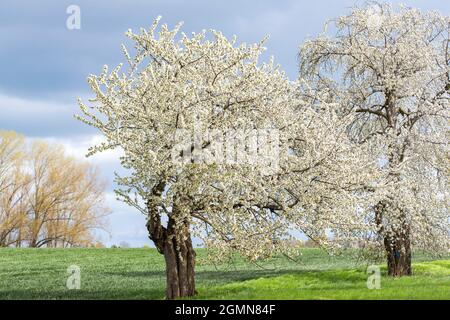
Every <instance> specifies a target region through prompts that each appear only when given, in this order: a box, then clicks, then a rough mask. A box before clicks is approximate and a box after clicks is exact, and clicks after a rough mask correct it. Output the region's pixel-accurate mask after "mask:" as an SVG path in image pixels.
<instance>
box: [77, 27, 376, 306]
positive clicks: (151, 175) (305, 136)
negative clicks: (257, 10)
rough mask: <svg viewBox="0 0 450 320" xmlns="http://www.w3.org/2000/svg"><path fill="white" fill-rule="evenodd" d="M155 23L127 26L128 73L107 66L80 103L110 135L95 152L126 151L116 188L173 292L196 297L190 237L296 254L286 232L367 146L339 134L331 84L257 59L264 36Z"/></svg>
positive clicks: (243, 249)
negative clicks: (250, 38)
mask: <svg viewBox="0 0 450 320" xmlns="http://www.w3.org/2000/svg"><path fill="white" fill-rule="evenodd" d="M158 20H159V19H157V20H156V21H155V23H154V24H153V26H152V27H151V28H150V29H149V30H145V29H141V31H140V33H138V34H135V33H133V32H131V31H129V32H128V33H127V36H128V37H129V38H130V39H131V40H133V42H134V50H133V51H134V52H133V54H130V53H129V52H128V50H127V49H126V48H125V47H122V48H123V52H124V55H125V57H126V58H127V62H128V64H129V68H128V70H127V71H125V72H123V73H120V68H121V65H119V67H117V68H115V69H114V70H113V71H112V72H109V71H108V67H106V66H105V67H104V70H103V72H102V73H101V74H100V75H98V76H95V75H91V76H90V77H89V78H88V82H89V84H90V87H91V89H92V91H93V93H94V98H93V99H91V103H90V104H89V105H86V104H84V103H82V102H81V101H80V107H81V110H82V111H83V115H82V116H77V118H78V119H80V120H82V121H83V122H85V123H87V124H88V125H91V126H94V127H96V128H98V129H99V130H100V132H101V133H102V134H103V135H104V137H105V141H104V143H102V144H100V145H97V146H93V147H92V148H91V150H90V152H89V154H93V153H95V152H102V151H104V150H108V149H113V148H121V149H122V151H123V156H122V157H121V163H122V166H123V167H124V168H126V169H128V175H126V176H120V177H119V176H117V179H116V180H117V182H118V185H119V188H118V189H117V190H116V193H117V195H118V198H119V199H120V200H123V201H125V202H126V203H128V204H129V205H131V206H133V207H136V208H137V209H138V210H140V211H141V212H142V213H143V214H144V215H145V216H146V217H147V229H148V232H149V237H150V239H151V240H152V241H153V242H154V244H155V246H156V248H157V250H158V251H159V252H160V253H161V254H163V255H164V258H165V262H166V278H167V287H166V297H167V298H168V299H174V298H178V297H183V296H191V295H194V294H195V276H194V266H195V251H194V248H193V245H192V239H191V237H192V236H197V237H198V238H200V239H202V240H203V244H204V245H205V246H206V247H207V248H214V250H211V251H210V252H214V253H215V255H214V257H215V258H218V259H222V260H223V259H225V258H227V257H229V256H230V254H233V253H234V252H238V253H240V254H241V255H242V256H244V257H246V258H248V259H249V260H256V259H261V258H265V257H268V256H270V255H272V254H275V253H279V252H283V253H290V250H289V249H290V246H289V241H288V240H289V239H291V238H292V236H291V235H290V233H289V230H292V228H293V227H294V226H295V225H297V226H299V228H300V229H301V228H302V227H304V229H305V230H310V229H312V226H311V223H310V222H311V220H312V218H311V215H312V214H314V213H315V210H314V209H312V207H314V208H315V207H317V205H316V206H313V203H315V201H316V200H317V199H327V201H328V202H330V203H332V202H335V201H336V200H337V199H338V198H337V197H335V196H333V197H332V199H331V198H330V197H327V194H328V193H329V191H330V189H331V188H329V187H328V184H326V182H327V181H329V176H334V175H335V174H337V173H339V174H340V176H342V177H344V176H345V175H346V174H347V177H348V179H350V177H351V176H355V175H356V174H353V172H354V171H352V170H351V169H350V168H351V166H350V165H349V163H355V162H354V161H353V159H357V160H358V161H359V160H360V159H362V158H361V157H353V158H351V159H347V158H345V157H343V155H342V153H343V152H350V149H351V148H355V149H356V148H359V146H358V147H355V146H354V145H352V144H350V143H346V142H344V141H347V142H348V141H350V140H349V139H345V135H344V138H343V139H339V136H342V135H343V133H345V128H346V126H347V124H346V123H347V121H348V119H349V118H342V117H338V116H337V114H334V115H333V114H331V113H327V112H324V111H323V110H325V109H330V108H331V107H332V106H333V105H334V103H330V102H329V100H330V99H329V97H328V93H323V94H322V92H317V91H315V90H312V89H311V88H309V87H308V85H307V84H306V83H302V82H297V81H296V82H291V81H289V79H288V78H287V77H286V75H285V74H284V73H283V72H282V71H280V70H279V68H278V67H276V66H274V65H273V62H272V61H270V62H268V63H262V62H260V61H259V60H258V59H259V57H260V55H261V53H262V52H263V50H264V47H263V42H260V43H257V44H252V45H246V44H239V45H238V44H237V43H236V38H233V39H232V40H231V41H230V40H228V39H226V38H225V37H224V36H223V35H222V34H221V33H220V32H218V31H214V30H212V31H210V32H205V31H203V32H201V33H198V34H196V33H193V34H192V35H191V36H187V35H185V34H181V35H180V34H179V32H178V31H179V26H177V27H176V28H175V29H174V30H169V29H168V27H167V26H166V25H162V26H161V27H160V28H159V30H157V28H158ZM319 102H320V104H319ZM318 119H320V124H317V125H316V124H315V123H314V122H315V121H319V120H318ZM338 144H340V145H339V146H338ZM355 154H356V153H355ZM330 158H333V159H334V161H331V162H333V163H335V164H336V163H340V164H342V166H343V167H344V168H345V169H344V170H339V169H336V168H335V169H333V168H331V167H330V163H331V162H330V161H329V160H328V159H330ZM344 164H345V166H344ZM364 165H367V163H365V164H364ZM321 168H323V169H321ZM321 170H323V172H322V171H321ZM291 172H294V175H291ZM319 178H322V179H319ZM334 182H335V183H330V185H333V188H334V189H335V190H338V189H339V190H340V189H342V188H345V187H347V186H344V183H340V182H339V179H335V180H334ZM311 184H315V185H317V188H315V189H314V190H311V187H310V185H311ZM319 184H320V187H319ZM308 191H309V192H308ZM334 195H338V193H337V192H335V193H334ZM347 198H348V199H349V198H350V197H347ZM339 199H340V200H345V201H342V203H347V204H349V202H350V200H348V199H343V197H341V196H340V193H339ZM301 204H303V206H302V205H301ZM316 204H317V203H316ZM347 207H348V206H347Z"/></svg>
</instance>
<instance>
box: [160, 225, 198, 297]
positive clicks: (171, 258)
mask: <svg viewBox="0 0 450 320" xmlns="http://www.w3.org/2000/svg"><path fill="white" fill-rule="evenodd" d="M174 230H175V228H174V226H173V220H172V219H169V224H168V227H167V231H168V237H167V238H166V240H165V243H164V259H165V261H166V276H167V287H166V298H167V299H176V298H179V297H190V296H193V295H195V293H196V292H195V273H194V267H195V251H194V248H193V246H192V241H191V237H190V234H189V229H188V226H185V227H183V230H180V231H181V232H180V231H179V232H180V233H181V234H179V235H178V237H176V236H175V232H174ZM180 239H181V240H180Z"/></svg>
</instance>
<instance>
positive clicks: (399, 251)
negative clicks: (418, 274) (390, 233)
mask: <svg viewBox="0 0 450 320" xmlns="http://www.w3.org/2000/svg"><path fill="white" fill-rule="evenodd" d="M384 246H385V249H386V255H387V264H388V275H390V276H393V277H401V276H410V275H411V274H412V267H411V243H410V240H409V237H408V238H406V239H400V240H394V239H391V238H389V237H385V238H384Z"/></svg>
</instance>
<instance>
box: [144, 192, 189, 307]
mask: <svg viewBox="0 0 450 320" xmlns="http://www.w3.org/2000/svg"><path fill="white" fill-rule="evenodd" d="M163 189H164V186H163V185H159V186H158V187H157V189H156V192H155V194H156V195H160V194H161V193H162V190H163ZM147 208H148V212H149V216H148V221H147V229H148V232H149V237H150V239H151V240H152V241H153V242H154V243H155V246H156V249H157V250H158V252H159V253H161V254H162V255H164V260H165V262H166V281H167V285H166V299H177V298H182V297H190V296H193V295H195V294H196V291H195V272H194V268H195V251H194V247H193V246H192V240H191V235H190V232H189V223H188V222H187V221H186V222H184V223H182V225H181V226H180V225H178V226H176V225H175V220H174V219H173V218H171V217H169V221H168V222H167V227H164V226H163V225H162V223H161V216H160V214H159V212H158V210H157V206H156V205H155V204H154V203H152V202H149V203H147ZM172 214H174V215H176V208H173V212H172Z"/></svg>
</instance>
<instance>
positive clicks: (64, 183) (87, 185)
mask: <svg viewBox="0 0 450 320" xmlns="http://www.w3.org/2000/svg"><path fill="white" fill-rule="evenodd" d="M104 190H105V184H104V183H103V182H102V181H101V179H100V178H99V173H98V171H97V170H96V168H94V167H93V166H91V165H90V164H89V163H87V162H80V161H79V160H77V159H75V158H74V157H71V156H68V155H67V154H66V153H65V150H64V148H63V147H62V146H59V145H50V144H48V143H45V142H43V141H39V140H35V141H27V140H26V139H25V138H24V137H23V136H21V135H19V134H17V133H15V132H5V131H0V247H7V246H16V247H21V246H28V247H71V246H88V245H91V244H92V243H93V242H94V234H93V230H94V229H95V228H101V227H103V226H104V222H105V221H104V218H105V216H106V214H107V213H108V208H107V207H106V206H105V204H104Z"/></svg>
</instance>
